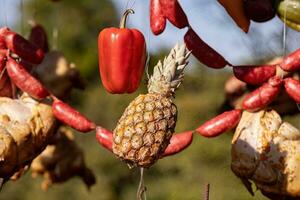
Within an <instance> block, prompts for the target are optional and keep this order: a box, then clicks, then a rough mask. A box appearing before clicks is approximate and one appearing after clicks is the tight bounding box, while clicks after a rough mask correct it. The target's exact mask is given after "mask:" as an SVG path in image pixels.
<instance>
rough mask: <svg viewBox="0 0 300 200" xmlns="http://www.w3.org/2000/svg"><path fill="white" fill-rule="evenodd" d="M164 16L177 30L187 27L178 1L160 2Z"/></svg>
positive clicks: (185, 18) (164, 0)
mask: <svg viewBox="0 0 300 200" xmlns="http://www.w3.org/2000/svg"><path fill="white" fill-rule="evenodd" d="M160 5H161V6H162V9H163V13H164V16H165V17H166V18H167V19H168V20H169V21H170V22H171V23H172V24H173V25H174V26H176V27H177V28H184V27H187V26H189V21H188V18H187V16H186V14H185V13H184V11H183V9H182V8H181V6H180V4H179V3H178V0H160Z"/></svg>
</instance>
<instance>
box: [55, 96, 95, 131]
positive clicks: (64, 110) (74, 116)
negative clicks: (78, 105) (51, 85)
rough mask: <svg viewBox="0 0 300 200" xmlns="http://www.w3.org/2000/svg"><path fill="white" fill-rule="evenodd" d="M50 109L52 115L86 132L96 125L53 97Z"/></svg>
mask: <svg viewBox="0 0 300 200" xmlns="http://www.w3.org/2000/svg"><path fill="white" fill-rule="evenodd" d="M53 99H54V102H53V104H52V111H53V114H54V116H55V117H56V118H57V119H58V120H60V121H61V122H63V123H65V124H67V125H69V126H70V127H72V128H74V129H76V130H78V131H80V132H83V133H86V132H90V131H92V130H94V129H95V128H96V125H95V124H94V123H93V122H92V121H90V120H89V119H87V118H86V117H85V116H83V115H82V114H81V113H79V112H78V111H77V110H75V109H74V108H72V107H71V106H69V105H68V104H66V103H64V102H62V101H60V100H58V99H57V98H55V97H53Z"/></svg>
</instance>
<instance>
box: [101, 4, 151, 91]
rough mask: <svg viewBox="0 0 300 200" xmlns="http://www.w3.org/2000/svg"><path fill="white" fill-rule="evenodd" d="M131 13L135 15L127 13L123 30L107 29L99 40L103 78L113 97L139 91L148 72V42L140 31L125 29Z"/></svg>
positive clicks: (102, 32) (128, 11) (121, 25)
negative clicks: (142, 79) (145, 73)
mask: <svg viewBox="0 0 300 200" xmlns="http://www.w3.org/2000/svg"><path fill="white" fill-rule="evenodd" d="M129 13H131V14H133V13H134V11H133V10H132V9H129V10H127V11H126V12H125V13H124V15H123V18H122V20H121V23H120V28H106V29H104V30H102V31H101V32H100V34H99V37H98V50H99V52H98V53H99V71H100V76H101V79H102V83H103V85H104V87H105V89H106V90H107V91H108V92H109V93H112V94H122V93H132V92H134V91H136V89H137V88H138V86H139V84H140V82H141V78H142V76H143V73H144V69H145V64H146V42H145V38H144V36H143V34H142V33H141V32H140V31H139V30H137V29H127V28H125V24H126V19H127V16H128V14H129Z"/></svg>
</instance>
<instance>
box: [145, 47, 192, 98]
mask: <svg viewBox="0 0 300 200" xmlns="http://www.w3.org/2000/svg"><path fill="white" fill-rule="evenodd" d="M190 54H191V52H190V51H189V50H188V49H187V48H186V46H185V44H182V45H178V44H176V46H175V47H174V48H173V49H172V50H171V52H170V54H169V55H168V56H167V57H165V59H164V61H163V63H162V62H161V61H159V62H158V63H157V65H156V66H155V67H154V70H153V75H152V76H151V77H150V79H149V82H148V92H149V93H159V94H162V95H166V96H174V93H175V90H176V89H177V88H178V87H179V86H180V84H181V82H182V81H183V77H184V72H183V70H184V69H185V67H186V66H187V65H188V61H187V59H188V57H189V56H190Z"/></svg>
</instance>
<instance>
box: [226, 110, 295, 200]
mask: <svg viewBox="0 0 300 200" xmlns="http://www.w3.org/2000/svg"><path fill="white" fill-rule="evenodd" d="M231 155H232V163H231V168H232V171H233V172H234V173H235V174H236V175H237V176H238V177H240V178H241V179H242V181H243V183H244V184H245V185H246V187H247V189H248V190H249V192H251V193H252V194H253V191H252V187H251V182H250V180H251V181H253V182H254V183H255V185H256V186H257V188H258V189H259V190H261V191H262V193H263V194H265V195H266V196H269V197H272V199H281V198H282V197H284V198H285V197H300V131H299V130H298V129H297V128H295V127H294V126H292V125H291V124H289V123H287V122H283V121H282V119H281V117H280V116H279V115H278V113H277V112H276V111H274V110H262V111H260V112H256V113H249V112H246V111H245V112H244V113H243V116H242V118H241V121H240V123H239V125H238V127H237V128H236V132H235V134H234V137H233V140H232V150H231ZM274 197H275V198H274Z"/></svg>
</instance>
